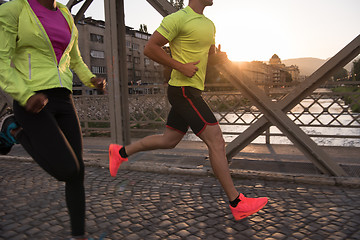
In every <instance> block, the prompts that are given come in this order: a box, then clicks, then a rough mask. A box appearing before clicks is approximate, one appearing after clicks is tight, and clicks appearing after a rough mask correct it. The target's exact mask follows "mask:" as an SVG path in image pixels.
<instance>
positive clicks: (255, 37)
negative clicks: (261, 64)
mask: <svg viewBox="0 0 360 240" xmlns="http://www.w3.org/2000/svg"><path fill="white" fill-rule="evenodd" d="M58 1H59V2H61V3H65V4H66V3H67V0H58ZM184 2H185V6H186V5H187V4H188V0H185V1H184ZM78 5H79V7H80V6H81V5H82V3H80V4H78ZM124 7H125V24H126V25H127V26H129V27H133V28H134V29H139V27H140V24H146V25H147V27H148V31H149V33H152V32H154V31H155V30H156V28H157V27H158V26H159V24H160V22H161V20H162V18H163V17H162V16H161V15H160V14H159V13H158V12H157V11H156V10H155V9H154V8H153V7H152V6H151V5H150V4H149V3H148V2H147V1H146V0H124ZM77 10H78V9H77V8H76V7H74V9H73V11H72V13H73V14H74V13H76V12H77ZM204 15H205V16H206V17H208V18H209V19H211V20H212V21H213V22H214V24H215V26H216V44H221V49H222V50H223V51H225V52H227V55H228V57H229V59H230V60H232V61H254V60H257V61H268V60H269V59H270V58H271V57H272V55H273V54H277V55H278V56H279V57H280V58H281V59H282V60H284V59H292V58H304V57H313V58H320V59H328V58H330V57H332V56H334V55H335V54H336V53H337V52H338V51H340V50H341V49H342V48H343V47H345V46H346V45H347V44H348V43H350V42H351V41H352V40H353V39H354V38H355V37H357V36H358V35H359V34H360V0H214V4H213V6H211V7H207V8H205V10H204ZM85 16H86V17H89V16H91V17H93V18H94V19H100V20H104V19H105V17H104V16H105V14H104V1H103V0H94V1H93V3H92V4H91V6H90V7H89V9H88V10H87V12H86V13H85Z"/></svg>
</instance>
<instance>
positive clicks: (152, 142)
mask: <svg viewBox="0 0 360 240" xmlns="http://www.w3.org/2000/svg"><path fill="white" fill-rule="evenodd" d="M183 136H184V134H183V133H181V132H179V131H176V130H174V129H171V128H166V129H165V132H164V134H162V135H152V136H147V137H145V138H142V139H140V140H139V141H137V142H134V143H132V144H130V145H128V146H125V147H123V146H121V145H118V144H110V146H109V170H110V175H111V176H113V177H115V176H116V174H117V171H118V169H119V167H120V165H121V163H122V162H124V161H128V156H131V155H133V154H134V153H137V152H140V151H149V150H155V149H170V148H174V147H175V146H176V145H177V144H178V143H179V142H180V141H181V139H182V138H183Z"/></svg>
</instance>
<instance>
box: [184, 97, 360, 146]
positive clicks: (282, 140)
mask: <svg viewBox="0 0 360 240" xmlns="http://www.w3.org/2000/svg"><path fill="white" fill-rule="evenodd" d="M347 107H348V106H346V105H345V103H344V102H343V101H342V100H337V101H334V100H333V99H320V100H318V102H317V103H315V104H314V101H313V100H312V99H305V100H303V101H302V102H301V105H300V104H298V105H297V106H296V107H295V108H293V109H292V110H291V113H292V114H288V117H289V118H290V119H292V120H293V121H294V120H295V119H296V120H295V123H296V124H297V125H299V126H300V128H301V129H302V130H303V131H304V132H305V133H306V134H308V135H326V137H325V136H320V137H311V138H312V139H313V140H314V141H315V142H316V143H317V144H318V145H319V146H342V147H360V123H359V122H360V118H359V116H360V114H355V113H351V112H350V113H349V112H348V111H345V110H346V109H347ZM304 108H307V111H304ZM324 108H326V109H327V111H326V112H324V111H323V110H324ZM344 109H345V110H344ZM349 111H350V110H349ZM222 114H225V113H222ZM259 114H261V113H259ZM215 116H216V117H217V119H220V115H219V114H218V113H215ZM314 116H315V117H317V119H315V118H314ZM254 119H255V117H254V115H253V114H250V113H246V114H244V115H243V116H242V120H239V119H238V116H237V115H236V114H231V113H230V114H227V115H226V120H221V121H220V126H221V129H222V131H223V132H226V133H234V134H224V139H225V141H226V142H231V141H232V140H234V139H235V138H236V137H237V136H238V135H239V134H241V133H242V132H243V131H245V129H246V128H248V127H249V125H226V123H227V122H231V123H233V124H234V123H235V124H236V123H244V122H246V123H251V121H253V120H254ZM302 124H305V125H309V124H310V126H301V125H302ZM343 126H344V127H343ZM270 133H271V134H281V131H280V130H279V129H278V128H277V127H275V126H272V127H270ZM329 135H330V136H329ZM341 136H343V137H341ZM344 137H345V138H344ZM185 139H186V140H191V141H200V139H199V138H198V137H197V136H195V135H194V134H192V133H190V134H187V135H186V136H185ZM252 143H261V144H264V143H266V141H265V136H259V137H257V138H256V139H255V140H254V141H253V142H252ZM270 143H272V144H292V143H291V141H290V140H289V139H288V138H287V137H286V136H272V137H270Z"/></svg>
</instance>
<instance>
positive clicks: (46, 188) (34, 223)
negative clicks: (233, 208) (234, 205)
mask: <svg viewBox="0 0 360 240" xmlns="http://www.w3.org/2000/svg"><path fill="white" fill-rule="evenodd" d="M235 184H236V186H237V188H238V189H239V190H240V191H242V192H243V193H245V194H246V195H247V196H250V197H251V196H267V197H269V199H270V201H269V203H268V205H267V206H266V207H265V208H264V209H263V210H261V211H260V212H259V213H258V214H254V215H253V216H250V217H248V218H246V219H244V220H241V221H238V222H236V221H234V220H233V218H232V215H231V213H230V209H229V208H228V204H227V200H226V196H225V194H224V192H223V191H222V189H221V187H220V185H219V184H218V182H217V180H216V179H214V178H213V177H205V176H190V175H166V174H155V173H146V172H136V171H124V170H121V171H119V174H118V177H117V178H112V177H110V175H109V173H108V171H107V169H105V168H101V167H87V168H86V190H87V232H88V234H89V235H90V236H92V237H93V238H95V239H99V238H100V236H104V235H106V237H105V238H104V239H116V240H118V239H206V240H208V239H210V240H211V239H360V229H359V226H360V200H359V196H360V194H359V193H360V190H359V189H351V188H340V187H334V186H319V185H305V184H302V185H301V186H300V185H295V184H291V183H284V182H273V181H261V180H252V181H251V180H240V179H235ZM0 191H1V192H0V193H1V194H0V208H1V209H0V218H1V222H0V229H1V230H0V239H6V240H15V239H36V240H41V239H66V238H68V237H69V236H68V235H69V219H68V215H67V211H66V206H65V202H64V184H63V183H61V182H57V181H56V180H54V179H53V178H51V177H50V176H49V175H48V174H47V173H45V172H44V171H43V170H42V169H40V168H39V167H38V166H37V165H36V164H34V163H32V162H28V161H17V162H14V161H9V160H1V161H0Z"/></svg>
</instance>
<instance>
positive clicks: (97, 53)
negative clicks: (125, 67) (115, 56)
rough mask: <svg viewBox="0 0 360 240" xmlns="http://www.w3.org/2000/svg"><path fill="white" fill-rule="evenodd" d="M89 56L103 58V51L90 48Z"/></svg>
mask: <svg viewBox="0 0 360 240" xmlns="http://www.w3.org/2000/svg"><path fill="white" fill-rule="evenodd" d="M90 56H91V57H93V58H105V53H104V52H103V51H97V50H91V51H90Z"/></svg>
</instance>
